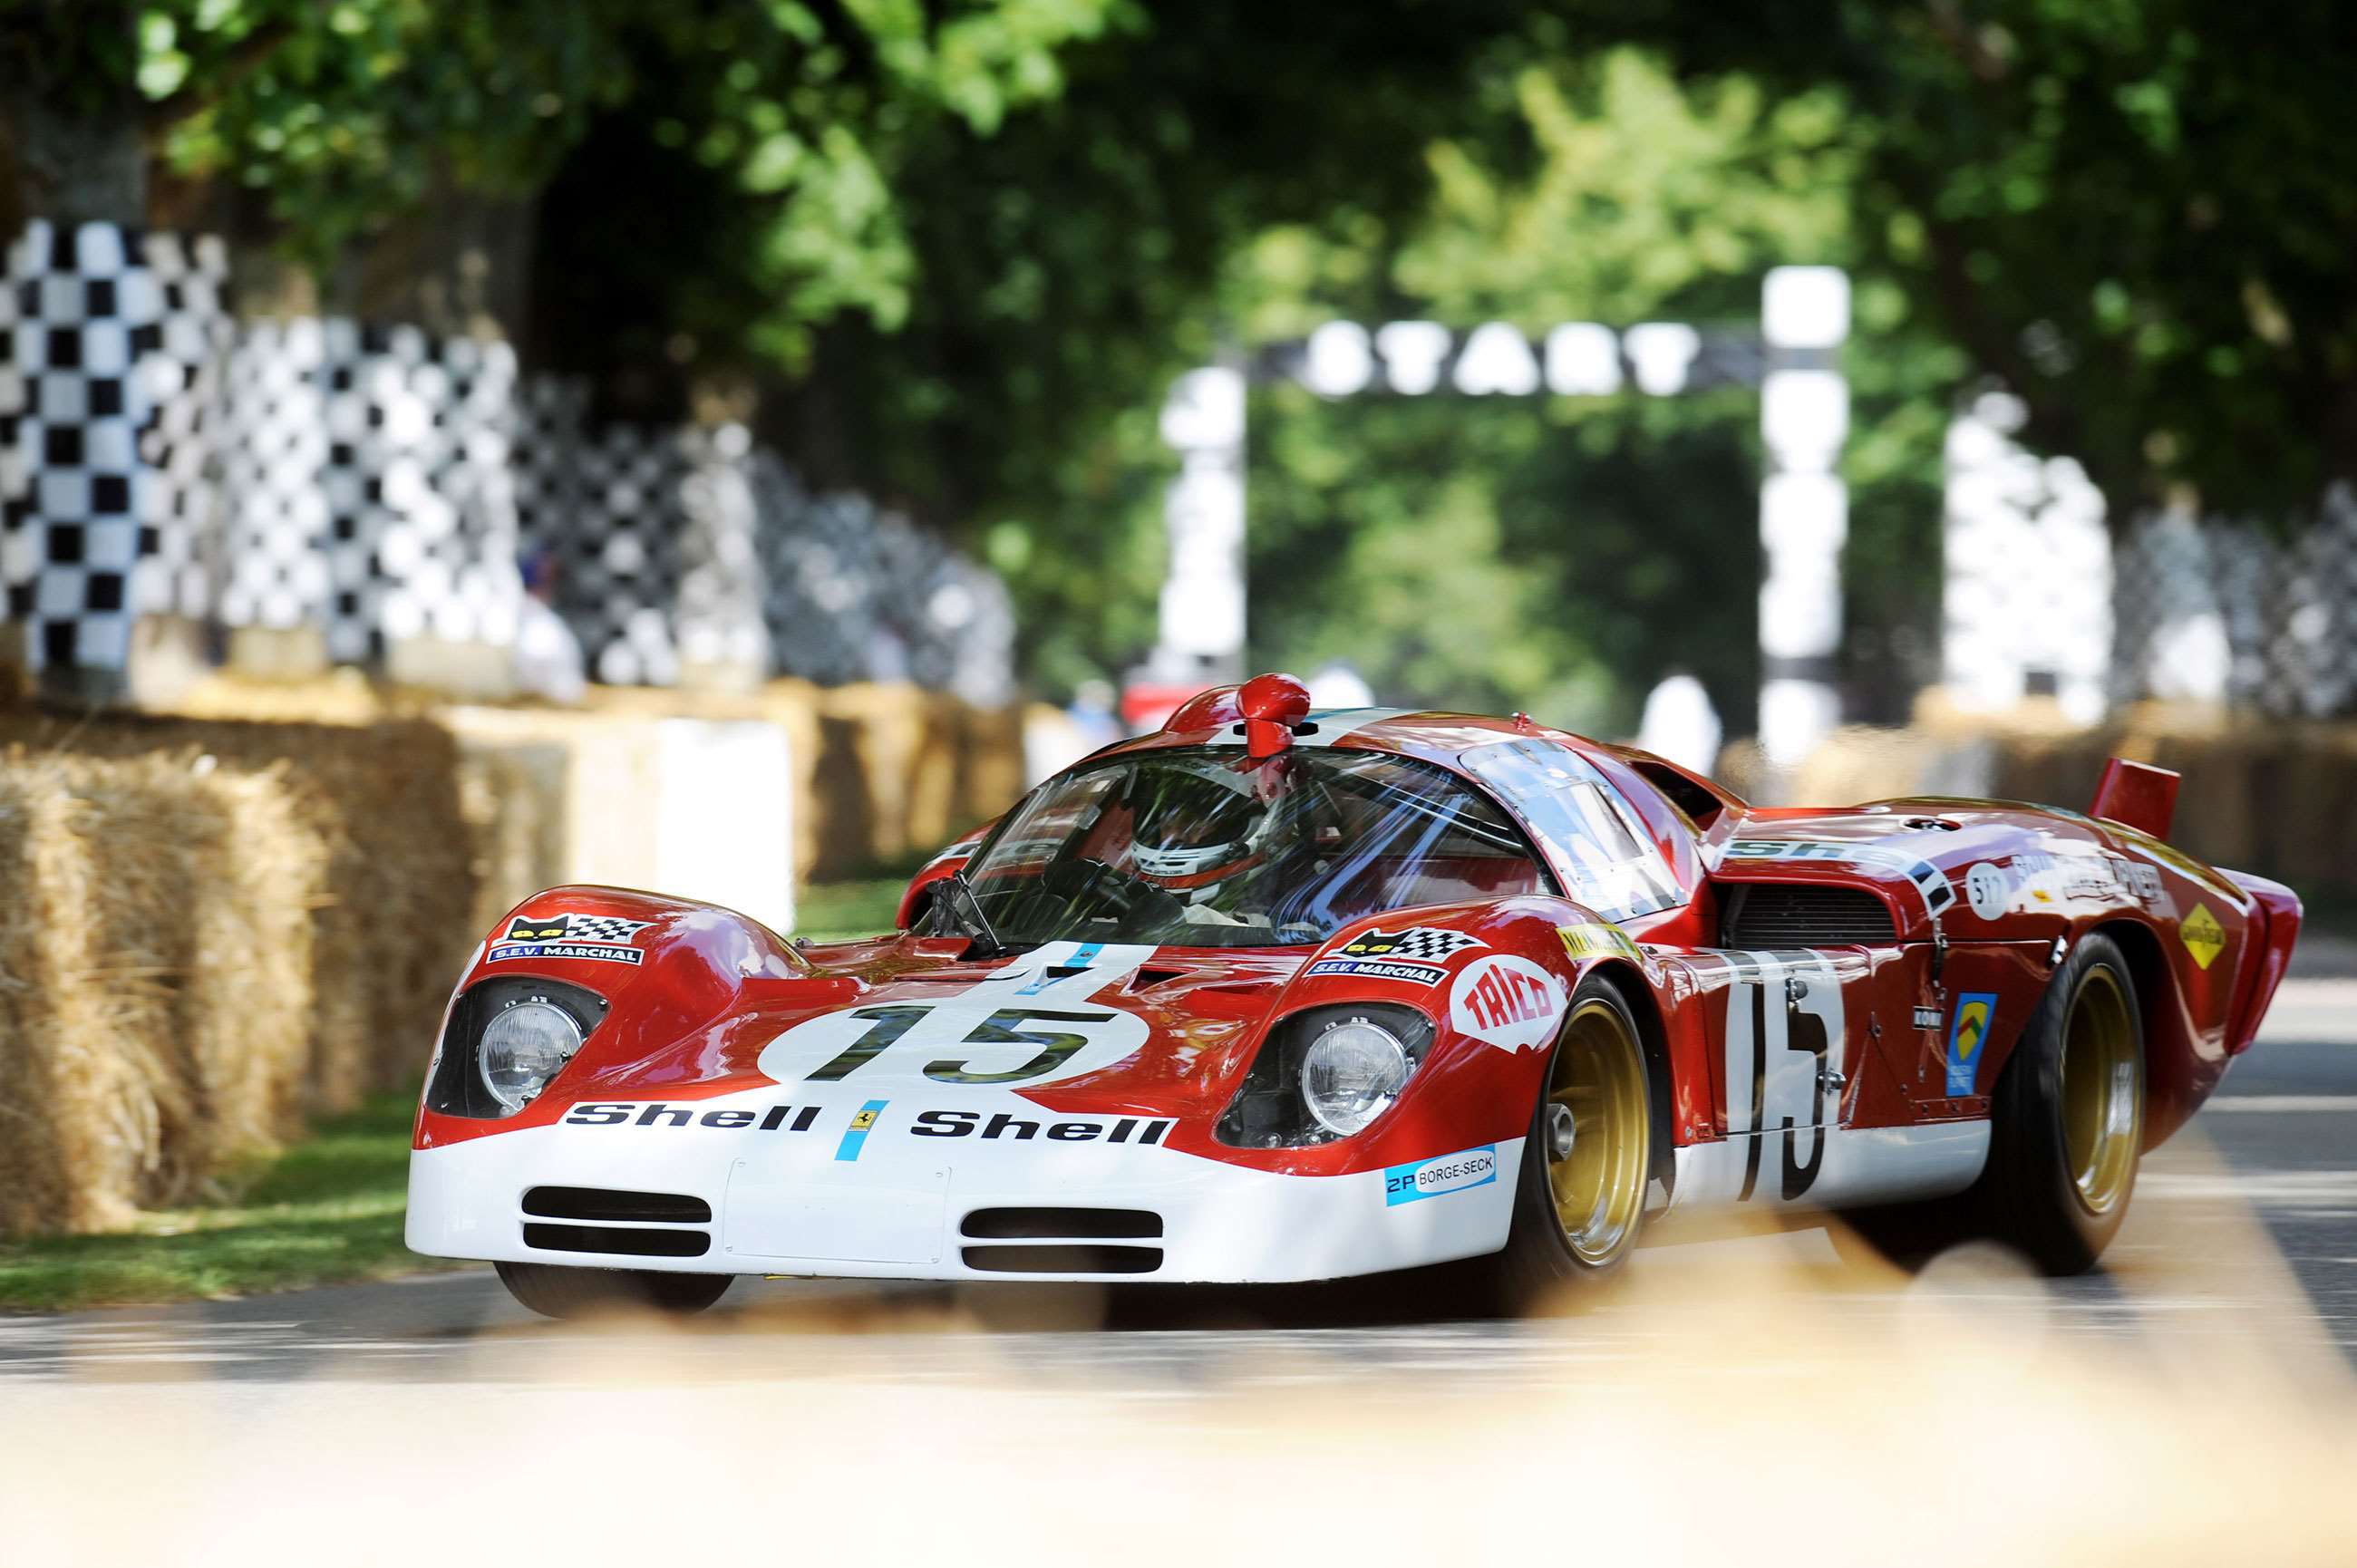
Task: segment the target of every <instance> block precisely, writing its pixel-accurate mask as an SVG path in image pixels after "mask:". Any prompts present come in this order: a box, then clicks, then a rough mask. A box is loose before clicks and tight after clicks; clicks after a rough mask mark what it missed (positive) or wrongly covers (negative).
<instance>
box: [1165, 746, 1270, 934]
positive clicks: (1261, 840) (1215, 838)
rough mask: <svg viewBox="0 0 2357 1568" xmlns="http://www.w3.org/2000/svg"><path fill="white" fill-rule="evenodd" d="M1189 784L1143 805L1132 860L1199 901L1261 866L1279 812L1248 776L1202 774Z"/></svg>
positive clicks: (1172, 889) (1187, 897)
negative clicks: (1265, 802)
mask: <svg viewBox="0 0 2357 1568" xmlns="http://www.w3.org/2000/svg"><path fill="white" fill-rule="evenodd" d="M1165 777H1166V778H1167V777H1168V775H1166V776H1165ZM1186 783H1187V785H1188V788H1185V789H1167V788H1166V789H1161V790H1158V791H1157V792H1156V794H1155V795H1154V797H1153V798H1152V799H1151V800H1147V801H1146V802H1145V803H1144V804H1143V805H1141V806H1140V807H1139V808H1138V811H1137V821H1136V826H1135V828H1134V829H1133V830H1132V833H1131V839H1130V860H1131V863H1132V864H1133V865H1135V866H1136V868H1137V874H1138V875H1140V876H1143V877H1145V878H1146V880H1147V881H1149V882H1152V883H1154V884H1155V885H1156V886H1158V887H1161V888H1162V889H1164V890H1165V891H1166V892H1169V893H1172V894H1176V895H1178V896H1179V897H1180V898H1182V899H1184V900H1185V901H1186V902H1187V903H1189V905H1200V904H1202V903H1203V902H1205V901H1206V900H1207V899H1209V898H1210V897H1211V896H1212V894H1213V893H1214V892H1215V891H1216V890H1217V889H1218V887H1219V885H1220V884H1221V883H1222V882H1225V881H1227V880H1228V879H1229V878H1230V877H1232V876H1235V875H1240V874H1242V873H1243V872H1246V871H1249V870H1251V869H1252V868H1253V867H1254V866H1255V865H1260V864H1261V862H1262V860H1263V859H1264V858H1265V843H1266V841H1267V839H1268V836H1269V832H1270V829H1271V828H1272V827H1274V826H1275V812H1273V811H1269V810H1268V809H1267V808H1266V807H1265V806H1264V805H1262V804H1261V802H1260V801H1259V800H1257V799H1255V798H1254V792H1253V786H1252V780H1251V779H1245V778H1232V777H1231V776H1225V775H1212V776H1209V777H1206V776H1202V775H1197V776H1194V777H1191V778H1189V779H1187V780H1186Z"/></svg>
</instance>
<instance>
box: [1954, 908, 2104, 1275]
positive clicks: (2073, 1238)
mask: <svg viewBox="0 0 2357 1568" xmlns="http://www.w3.org/2000/svg"><path fill="white" fill-rule="evenodd" d="M1990 1109H1991V1115H1992V1119H1993V1121H1994V1122H1995V1125H1994V1126H1993V1128H1992V1129H1991V1132H1990V1137H1989V1161H1988V1169H1987V1171H1986V1172H1985V1173H1984V1174H1983V1176H1982V1177H1981V1192H1980V1197H1981V1198H1982V1200H1983V1202H1984V1204H1985V1206H1986V1208H1985V1218H1986V1224H1987V1227H1988V1230H1989V1232H1990V1234H1991V1235H1992V1236H1994V1237H1995V1239H1996V1240H2000V1241H2003V1242H2005V1243H2007V1245H2009V1246H2013V1247H2016V1248H2018V1249H2019V1250H2020V1251H2023V1252H2024V1253H2026V1254H2028V1255H2029V1259H2030V1261H2031V1262H2034V1263H2036V1264H2037V1265H2038V1267H2039V1268H2040V1269H2041V1270H2043V1271H2044V1272H2045V1273H2049V1274H2078V1273H2085V1272H2086V1271H2088V1270H2089V1269H2091V1268H2093V1267H2094V1265H2095V1260H2096V1259H2097V1258H2099V1257H2101V1256H2102V1255H2103V1251H2104V1248H2105V1247H2106V1246H2108V1245H2109V1244H2110V1243H2111V1240H2112V1238H2113V1236H2115V1234H2117V1233H2118V1231H2119V1228H2120V1221H2121V1220H2122V1219H2124V1218H2126V1214H2127V1208H2128V1199H2129V1197H2131V1196H2132V1195H2133V1194H2134V1193H2135V1191H2136V1165H2137V1162H2138V1159H2139V1157H2140V1155H2141V1154H2142V1150H2143V1144H2144V1027H2143V1021H2142V1019H2141V1018H2140V1016H2139V1015H2138V1013H2137V1009H2136V983H2135V981H2134V980H2133V979H2132V978H2131V976H2130V974H2129V972H2128V965H2127V960H2126V957H2125V956H2123V955H2122V953H2121V952H2120V949H2119V944H2118V943H2116V942H2115V941H2113V940H2111V939H2110V938H2109V937H2104V936H2091V937H2087V938H2085V939H2083V940H2081V942H2080V943H2079V945H2078V948H2077V949H2076V950H2074V951H2073V952H2072V954H2071V956H2070V958H2069V959H2067V960H2066V961H2064V962H2063V964H2062V967H2061V969H2060V970H2058V971H2056V972H2055V975H2054V979H2053V981H2052V982H2051V983H2050V984H2049V985H2048V986H2047V988H2046V994H2045V995H2044V996H2043V997H2041V998H2040V1000H2039V1004H2038V1010H2037V1011H2036V1012H2034V1013H2032V1014H2031V1015H2030V1016H2029V1025H2028V1026H2027V1027H2025V1028H2024V1029H2023V1030H2022V1032H2021V1039H2020V1041H2019V1042H2018V1044H2017V1045H2016V1046H2015V1047H2014V1048H2013V1057H2012V1059H2010V1060H2009V1061H2007V1063H2006V1065H2005V1071H2004V1073H2003V1074H2002V1075H2001V1076H2000V1077H1999V1079H1997V1086H1996V1095H1995V1096H1994V1099H1993V1103H1992V1105H1991V1108H1990Z"/></svg>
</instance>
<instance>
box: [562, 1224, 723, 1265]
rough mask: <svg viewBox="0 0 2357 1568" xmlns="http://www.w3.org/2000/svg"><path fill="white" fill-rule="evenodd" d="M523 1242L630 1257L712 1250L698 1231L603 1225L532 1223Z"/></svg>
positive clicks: (691, 1255) (692, 1255)
mask: <svg viewBox="0 0 2357 1568" xmlns="http://www.w3.org/2000/svg"><path fill="white" fill-rule="evenodd" d="M523 1244H524V1245H525V1246H527V1247H539V1248H543V1249H544V1250H545V1251H551V1252H617V1253H620V1254H622V1255H623V1256H625V1257H632V1258H700V1257H702V1256H704V1254H705V1253H706V1252H709V1251H712V1238H711V1237H710V1236H707V1235H705V1233H704V1232H703V1231H701V1230H618V1229H615V1228H612V1227H609V1226H604V1225H533V1224H530V1223H527V1224H526V1225H525V1226H524V1228H523Z"/></svg>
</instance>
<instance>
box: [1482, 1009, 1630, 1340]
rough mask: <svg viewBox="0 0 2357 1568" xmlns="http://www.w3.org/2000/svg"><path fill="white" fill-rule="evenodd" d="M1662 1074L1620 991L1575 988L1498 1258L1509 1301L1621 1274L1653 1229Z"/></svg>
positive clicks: (1532, 1299)
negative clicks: (1649, 1204) (1651, 1194)
mask: <svg viewBox="0 0 2357 1568" xmlns="http://www.w3.org/2000/svg"><path fill="white" fill-rule="evenodd" d="M1652 1104H1653V1101H1652V1072H1651V1070H1650V1069H1649V1068H1648V1066H1647V1064H1646V1061H1645V1050H1644V1047H1643V1046H1642V1045H1641V1044H1640V1043H1639V1039H1638V1034H1637V1021H1636V1019H1635V1018H1634V1017H1632V1016H1631V1015H1630V1012H1629V1004H1628V1003H1627V1002H1626V1001H1624V1000H1623V999H1622V998H1621V995H1620V992H1619V991H1618V990H1617V989H1615V988H1614V987H1613V985H1612V984H1611V983H1609V982H1608V981H1605V980H1602V979H1598V978H1590V979H1589V980H1587V981H1586V982H1585V983H1582V984H1581V985H1580V987H1579V989H1578V990H1577V992H1575V993H1573V994H1572V998H1571V1015H1570V1017H1569V1018H1567V1019H1566V1021H1565V1023H1564V1026H1563V1033H1562V1034H1561V1035H1560V1036H1557V1037H1556V1040H1555V1050H1554V1052H1553V1054H1552V1055H1551V1056H1550V1057H1549V1058H1548V1061H1547V1076H1546V1082H1545V1086H1544V1090H1543V1091H1542V1092H1541V1094H1540V1095H1539V1100H1538V1103H1537V1105H1536V1106H1535V1107H1534V1108H1533V1110H1532V1112H1531V1129H1530V1135H1529V1137H1528V1139H1527V1140H1526V1141H1525V1142H1524V1144H1523V1162H1522V1170H1521V1172H1520V1173H1519V1175H1518V1176H1517V1177H1516V1185H1515V1190H1514V1217H1513V1225H1512V1230H1511V1231H1510V1232H1509V1234H1508V1236H1507V1240H1506V1247H1505V1251H1503V1252H1501V1253H1500V1254H1499V1276H1500V1283H1501V1285H1502V1286H1503V1287H1504V1293H1505V1294H1506V1297H1507V1300H1508V1302H1509V1303H1510V1304H1511V1305H1515V1306H1528V1305H1534V1304H1536V1303H1538V1302H1540V1301H1543V1300H1544V1298H1545V1297H1547V1296H1549V1295H1551V1294H1558V1293H1561V1292H1563V1291H1566V1290H1581V1289H1593V1288H1596V1287H1598V1286H1601V1285H1602V1284H1603V1283H1605V1282H1606V1281H1608V1280H1609V1279H1611V1278H1612V1277H1613V1276H1614V1275H1616V1274H1618V1273H1620V1269H1621V1268H1622V1266H1623V1265H1625V1264H1626V1263H1627V1262H1628V1259H1629V1254H1630V1253H1631V1251H1634V1250H1635V1249H1636V1245H1637V1237H1638V1234H1639V1232H1640V1231H1641V1230H1643V1228H1644V1221H1645V1187H1646V1184H1647V1182H1648V1181H1649V1180H1650V1179H1651V1176H1652V1157H1653V1112H1652Z"/></svg>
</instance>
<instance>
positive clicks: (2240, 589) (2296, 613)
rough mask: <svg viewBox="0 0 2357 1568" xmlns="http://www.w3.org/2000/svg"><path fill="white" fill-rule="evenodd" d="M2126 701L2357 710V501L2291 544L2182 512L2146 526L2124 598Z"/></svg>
mask: <svg viewBox="0 0 2357 1568" xmlns="http://www.w3.org/2000/svg"><path fill="white" fill-rule="evenodd" d="M2114 606H2115V609H2114V613H2115V620H2116V623H2117V626H2118V632H2117V637H2116V640H2115V643H2114V648H2113V660H2112V694H2113V697H2114V699H2115V701H2119V702H2134V701H2136V700H2138V699H2140V698H2144V697H2163V698H2178V699H2190V700H2195V701H2206V702H2216V703H2226V704H2229V705H2232V706H2235V707H2249V708H2255V709H2258V710H2261V711H2263V712H2266V713H2271V714H2285V715H2288V716H2304V717H2310V718H2322V717H2328V716H2331V715H2334V714H2346V713H2348V712H2350V711H2351V710H2352V707H2357V496H2352V492H2351V490H2350V489H2349V487H2348V486H2347V485H2345V484H2342V485H2336V486H2335V487H2334V488H2333V489H2331V490H2330V492H2328V494H2327V495H2326V497H2325V499H2324V503H2323V505H2322V507H2321V508H2320V509H2319V515H2318V516H2317V517H2316V518H2315V519H2314V520H2313V521H2311V522H2310V523H2309V526H2307V527H2305V528H2303V529H2301V530H2299V531H2298V532H2296V533H2294V534H2292V535H2290V536H2288V537H2279V536H2277V535H2276V534H2274V533H2271V532H2267V531H2266V530H2262V529H2259V528H2256V527H2254V526H2252V525H2250V524H2247V523H2235V522H2224V521H2204V520H2201V519H2197V518H2195V517H2193V516H2192V515H2191V514H2190V513H2188V512H2186V511H2184V510H2166V511H2162V512H2159V513H2157V514H2155V515H2153V516H2150V517H2147V518H2144V519H2141V520H2140V521H2138V522H2137V523H2136V526H2135V527H2134V528H2133V529H2132V530H2131V531H2130V532H2129V535H2128V538H2127V539H2126V541H2125V542H2124V543H2123V544H2122V547H2121V551H2120V554H2119V565H2118V573H2117V579H2116V584H2115V591H2114Z"/></svg>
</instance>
